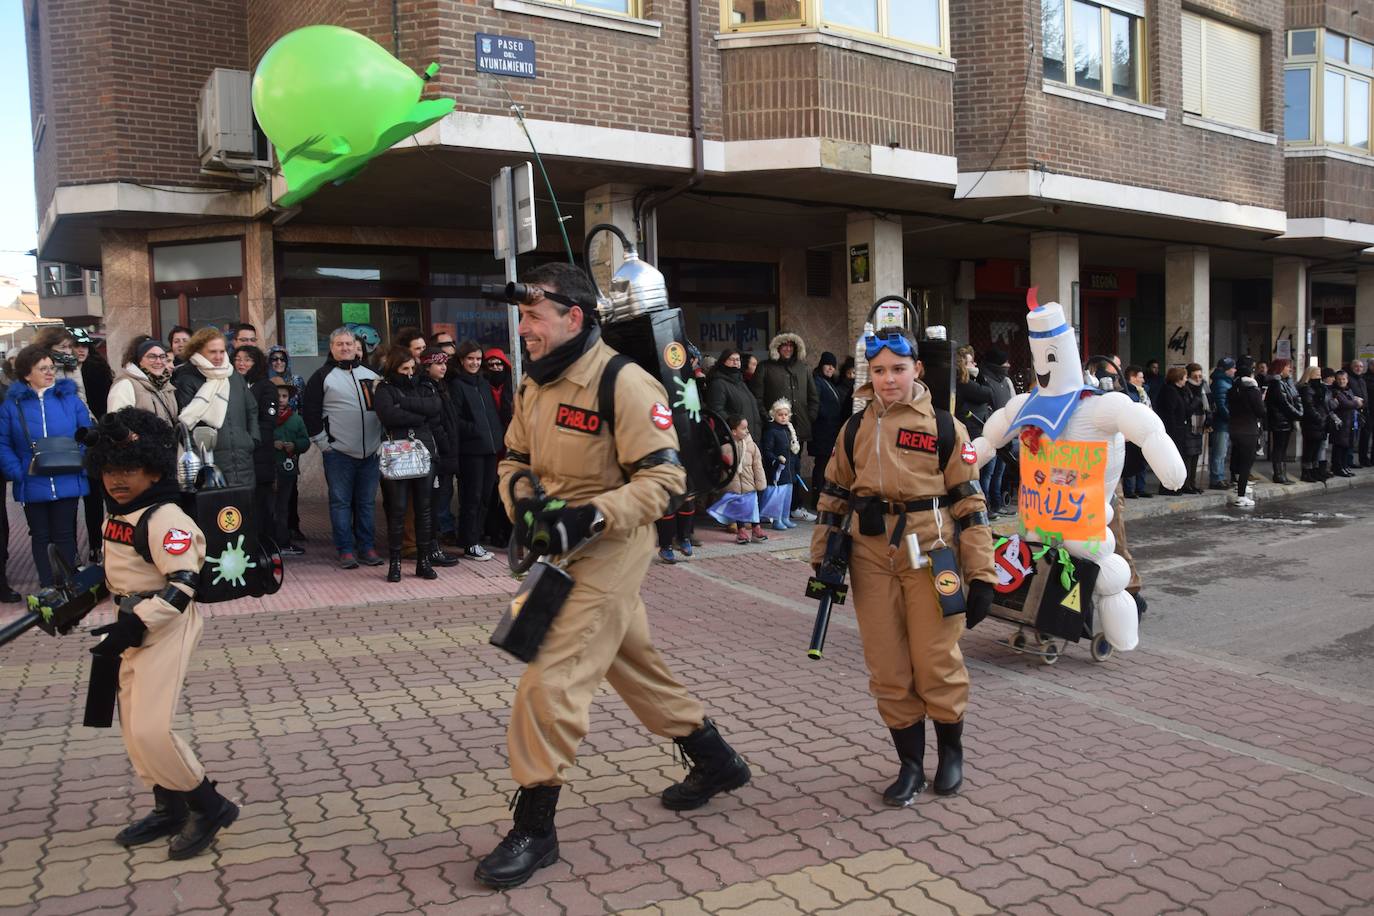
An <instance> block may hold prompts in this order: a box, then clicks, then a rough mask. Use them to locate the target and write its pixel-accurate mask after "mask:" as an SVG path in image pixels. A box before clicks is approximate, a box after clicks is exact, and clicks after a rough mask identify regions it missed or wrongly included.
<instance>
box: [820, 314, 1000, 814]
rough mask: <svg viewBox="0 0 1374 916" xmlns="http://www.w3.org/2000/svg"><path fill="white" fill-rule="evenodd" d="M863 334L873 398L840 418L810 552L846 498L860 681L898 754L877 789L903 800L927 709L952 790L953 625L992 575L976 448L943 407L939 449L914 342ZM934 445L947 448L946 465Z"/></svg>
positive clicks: (944, 784)
mask: <svg viewBox="0 0 1374 916" xmlns="http://www.w3.org/2000/svg"><path fill="white" fill-rule="evenodd" d="M871 340H877V341H878V343H876V344H872V343H871V344H870V345H869V349H871V350H873V351H874V355H873V357H872V358H870V363H869V371H870V373H871V375H872V376H873V378H874V384H873V385H871V386H866V387H865V388H863V389H860V390H859V391H857V392H855V397H858V398H867V399H869V401H870V403H869V405H868V407H867V408H865V410H864V412H863V413H862V414H860V415H858V416H856V417H855V418H853V419H851V420H850V421H848V422H849V423H858V424H859V426H858V430H857V432H856V433H855V434H854V447H853V449H852V451H851V450H850V449H849V448H848V447H847V446H846V444H845V439H846V437H847V436H848V434H849V432H850V430H849V429H848V428H847V427H846V428H842V429H841V432H840V442H838V443H837V444H836V447H835V451H834V453H833V455H832V456H831V458H830V463H829V465H828V466H827V467H826V471H825V477H826V484H825V486H824V487H823V489H822V491H821V497H820V501H819V506H818V508H819V510H820V518H819V520H818V522H817V525H816V530H815V532H814V534H813V535H812V540H811V562H812V564H813V565H815V564H819V563H820V562H821V558H822V557H823V555H824V553H825V548H826V541H827V538H828V536H829V534H830V531H831V529H832V528H835V527H839V526H840V525H841V524H842V523H843V521H844V518H845V516H846V514H847V513H848V512H849V511H850V510H851V508H852V509H853V510H854V517H853V519H852V521H851V529H850V530H851V534H852V535H853V545H852V548H851V553H850V566H849V568H850V573H851V577H852V585H851V588H852V590H853V593H854V610H855V615H856V616H857V618H858V621H859V635H860V638H861V640H862V642H863V649H864V659H865V661H866V662H867V664H868V672H869V688H870V690H871V691H872V693H873V697H874V699H875V700H877V703H878V713H879V715H880V716H882V719H883V722H884V723H885V724H886V725H887V727H888V729H889V730H890V731H891V732H892V739H893V744H894V745H895V747H896V749H897V756H898V760H899V761H900V763H901V772H900V774H899V776H898V778H897V781H896V782H894V783H893V784H892V786H890V787H889V788H888V789H887V791H885V792H884V793H883V798H884V801H886V802H887V803H888V804H890V805H894V806H898V807H901V806H905V805H907V804H910V803H911V801H912V799H913V798H914V797H915V795H916V794H917V793H919V792H920V791H921V789H922V788H924V786H925V771H924V768H923V759H922V758H923V756H924V752H925V719H926V718H927V717H929V718H930V719H932V720H934V722H935V734H936V738H937V739H938V742H939V760H940V762H939V768H938V770H937V772H936V775H935V791H936V792H937V793H939V794H942V795H949V794H952V793H954V792H956V791H957V790H958V788H959V785H960V783H961V782H962V779H963V745H962V740H961V736H962V732H963V719H964V709H965V706H966V705H967V703H968V671H967V669H966V668H965V667H964V658H963V654H962V653H961V652H960V651H959V634H960V633H962V632H963V630H964V628H965V626H966V625H967V626H970V627H971V626H974V625H976V624H977V623H978V622H979V621H980V620H982V618H983V616H985V615H986V613H987V610H988V607H989V606H990V605H991V603H992V594H993V586H994V585H995V584H996V582H997V575H996V572H995V570H994V566H993V550H992V531H991V529H990V528H989V527H988V517H987V511H986V509H987V505H986V503H985V501H984V498H983V492H982V490H981V489H980V488H979V486H978V470H977V464H976V461H977V456H976V454H975V453H974V452H973V449H972V446H971V445H970V444H969V436H968V432H967V430H965V428H964V426H963V424H962V423H960V422H958V421H957V420H954V419H953V418H947V421H948V425H947V433H948V435H949V437H950V438H952V441H951V442H948V443H946V444H945V447H944V449H943V450H942V449H941V443H940V430H939V426H940V423H938V422H937V420H936V414H935V408H934V406H933V405H932V403H931V398H930V392H929V390H928V389H927V388H926V387H925V385H923V384H921V383H920V382H918V381H916V375H917V374H919V371H920V362H919V361H917V360H916V359H915V354H914V347H913V346H910V341H909V340H908V341H907V343H905V344H902V343H901V342H900V341H895V338H894V346H896V347H897V348H898V350H906V351H907V353H894V352H893V351H891V350H887V349H884V348H885V347H886V346H887V345H886V344H885V343H884V342H883V339H882V338H872V339H871ZM875 347H876V349H875ZM889 364H891V365H889ZM913 366H914V369H913ZM892 369H900V370H901V373H902V377H901V378H895V379H894V380H893V381H892V382H891V385H892V387H891V388H890V389H888V390H886V391H884V390H883V389H882V388H881V386H883V385H885V384H888V382H887V373H888V372H889V371H890V370H892ZM874 386H879V388H878V389H877V390H875V387H874ZM884 395H886V398H885V397H884ZM942 451H943V452H944V453H945V454H947V455H948V458H947V459H945V466H944V468H943V469H941V467H940V462H941V459H942V457H943V455H942ZM851 454H852V455H853V462H852V463H851V460H850V455H851ZM865 515H866V516H868V520H867V524H865V523H864V521H863V520H862V519H863V517H864V516H865ZM864 529H867V531H865V530H864ZM913 534H914V535H915V537H916V541H917V546H918V548H919V553H918V554H917V563H918V564H919V565H918V566H915V567H913V565H912V553H911V549H910V548H909V546H908V544H907V539H908V538H909V537H910V536H911V535H913ZM941 548H950V549H957V560H958V564H957V565H958V568H959V569H960V570H961V571H962V577H960V576H959V574H958V572H952V571H951V572H946V573H939V574H937V572H936V570H935V562H936V560H937V559H938V558H939V557H940V550H941ZM952 559H954V558H953V557H951V560H952ZM952 565H953V564H951V566H952ZM961 578H962V580H963V582H961V581H960V579H961ZM964 583H967V584H968V588H969V594H968V599H967V601H968V611H967V613H966V614H965V613H954V614H952V615H950V616H946V615H945V613H944V610H943V608H942V606H941V602H940V593H939V592H938V591H937V588H939V589H941V590H942V591H944V593H945V594H947V595H950V596H954V595H956V594H957V592H958V590H959V589H960V588H961V587H962V586H963V584H964Z"/></svg>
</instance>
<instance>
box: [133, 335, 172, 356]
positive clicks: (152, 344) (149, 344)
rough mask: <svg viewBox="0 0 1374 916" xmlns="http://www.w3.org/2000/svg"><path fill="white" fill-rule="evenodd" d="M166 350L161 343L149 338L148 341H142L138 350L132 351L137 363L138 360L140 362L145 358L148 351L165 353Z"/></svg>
mask: <svg viewBox="0 0 1374 916" xmlns="http://www.w3.org/2000/svg"><path fill="white" fill-rule="evenodd" d="M166 349H167V347H166V345H164V344H163V343H162V341H160V340H155V339H153V338H149V339H148V340H145V341H143V343H141V344H139V345H138V349H136V350H134V355H135V356H136V357H137V359H136V360H135V362H138V361H139V360H142V359H143V357H145V356H147V355H148V351H149V350H163V351H165V350H166Z"/></svg>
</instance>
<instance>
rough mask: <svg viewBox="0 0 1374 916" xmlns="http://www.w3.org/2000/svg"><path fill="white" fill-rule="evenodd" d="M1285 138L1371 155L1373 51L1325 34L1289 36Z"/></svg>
mask: <svg viewBox="0 0 1374 916" xmlns="http://www.w3.org/2000/svg"><path fill="white" fill-rule="evenodd" d="M1288 53H1289V65H1288V68H1287V70H1286V71H1285V72H1284V89H1285V93H1286V97H1285V99H1284V137H1285V139H1287V140H1289V141H1290V142H1294V143H1321V144H1327V145H1331V146H1343V147H1348V148H1350V149H1353V150H1357V151H1359V152H1362V153H1367V152H1369V151H1370V149H1371V146H1370V143H1371V138H1370V131H1371V123H1370V122H1371V120H1374V107H1372V106H1374V91H1372V88H1371V85H1372V84H1374V45H1371V44H1369V43H1368V42H1364V41H1360V40H1358V39H1355V38H1350V37H1347V36H1345V35H1340V34H1338V33H1335V32H1331V31H1328V30H1325V29H1302V30H1298V31H1294V32H1290V33H1289V35H1288Z"/></svg>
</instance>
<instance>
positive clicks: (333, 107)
mask: <svg viewBox="0 0 1374 916" xmlns="http://www.w3.org/2000/svg"><path fill="white" fill-rule="evenodd" d="M438 69H439V68H438V65H436V64H430V65H429V69H428V70H427V71H426V75H425V76H424V77H421V76H418V75H417V74H416V73H415V72H414V71H413V70H411V69H410V68H409V67H407V66H406V65H405V64H403V63H401V62H400V61H399V60H397V59H396V58H394V57H392V56H391V55H390V54H388V53H387V52H386V49H385V48H383V47H382V46H381V45H379V44H377V43H376V42H375V41H373V40H372V39H370V38H368V37H367V36H365V35H359V34H358V33H357V32H354V31H352V30H351V29H344V28H340V27H338V26H333V25H312V26H307V27H305V28H303V29H297V30H296V31H294V32H290V33H288V34H286V35H283V36H282V37H281V38H280V39H278V40H277V42H276V44H274V45H272V47H270V48H268V49H267V53H266V54H264V55H263V57H262V61H261V62H260V63H259V64H258V71H257V73H255V74H253V112H254V114H256V115H257V117H258V124H259V125H261V126H262V130H263V133H265V134H267V136H268V139H270V140H271V141H272V145H273V146H275V147H276V149H277V160H278V161H279V162H280V163H281V170H282V175H283V176H284V177H285V178H286V187H287V191H286V193H285V194H283V195H282V196H281V198H280V199H279V200H278V201H277V203H279V204H280V205H282V206H284V207H290V206H293V205H295V204H298V203H300V202H301V201H303V200H305V199H306V198H307V197H309V196H310V195H311V194H314V193H315V192H316V191H318V190H319V189H320V187H321V186H322V185H324V184H325V182H330V181H332V182H336V183H337V182H342V181H346V180H348V179H349V178H352V177H353V176H354V175H355V174H357V172H358V171H360V170H361V169H362V167H363V166H365V165H367V163H368V162H369V161H370V160H371V159H372V158H373V157H374V156H377V155H379V154H381V153H383V152H385V151H386V150H387V149H389V148H390V147H391V146H392V145H393V144H395V143H397V142H398V141H400V140H404V139H405V138H406V137H409V136H410V135H411V134H413V133H415V132H416V131H419V130H423V129H424V128H426V127H428V126H429V125H431V124H433V123H434V122H435V121H438V120H439V119H440V118H442V117H443V116H444V115H446V114H448V113H449V112H451V111H453V106H454V104H455V103H454V101H453V100H452V99H430V100H426V101H420V93H421V92H422V91H423V90H424V87H425V80H426V79H428V78H429V77H430V76H433V75H434V73H435V72H437V71H438Z"/></svg>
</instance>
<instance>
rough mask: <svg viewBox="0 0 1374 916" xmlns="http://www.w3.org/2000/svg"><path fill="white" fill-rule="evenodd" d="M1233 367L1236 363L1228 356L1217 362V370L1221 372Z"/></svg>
mask: <svg viewBox="0 0 1374 916" xmlns="http://www.w3.org/2000/svg"><path fill="white" fill-rule="evenodd" d="M1235 367H1236V361H1235V360H1234V359H1232V358H1231V357H1229V356H1223V357H1222V358H1221V359H1219V360H1217V368H1218V369H1220V370H1222V371H1223V372H1225V371H1226V370H1227V369H1234V368H1235Z"/></svg>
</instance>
